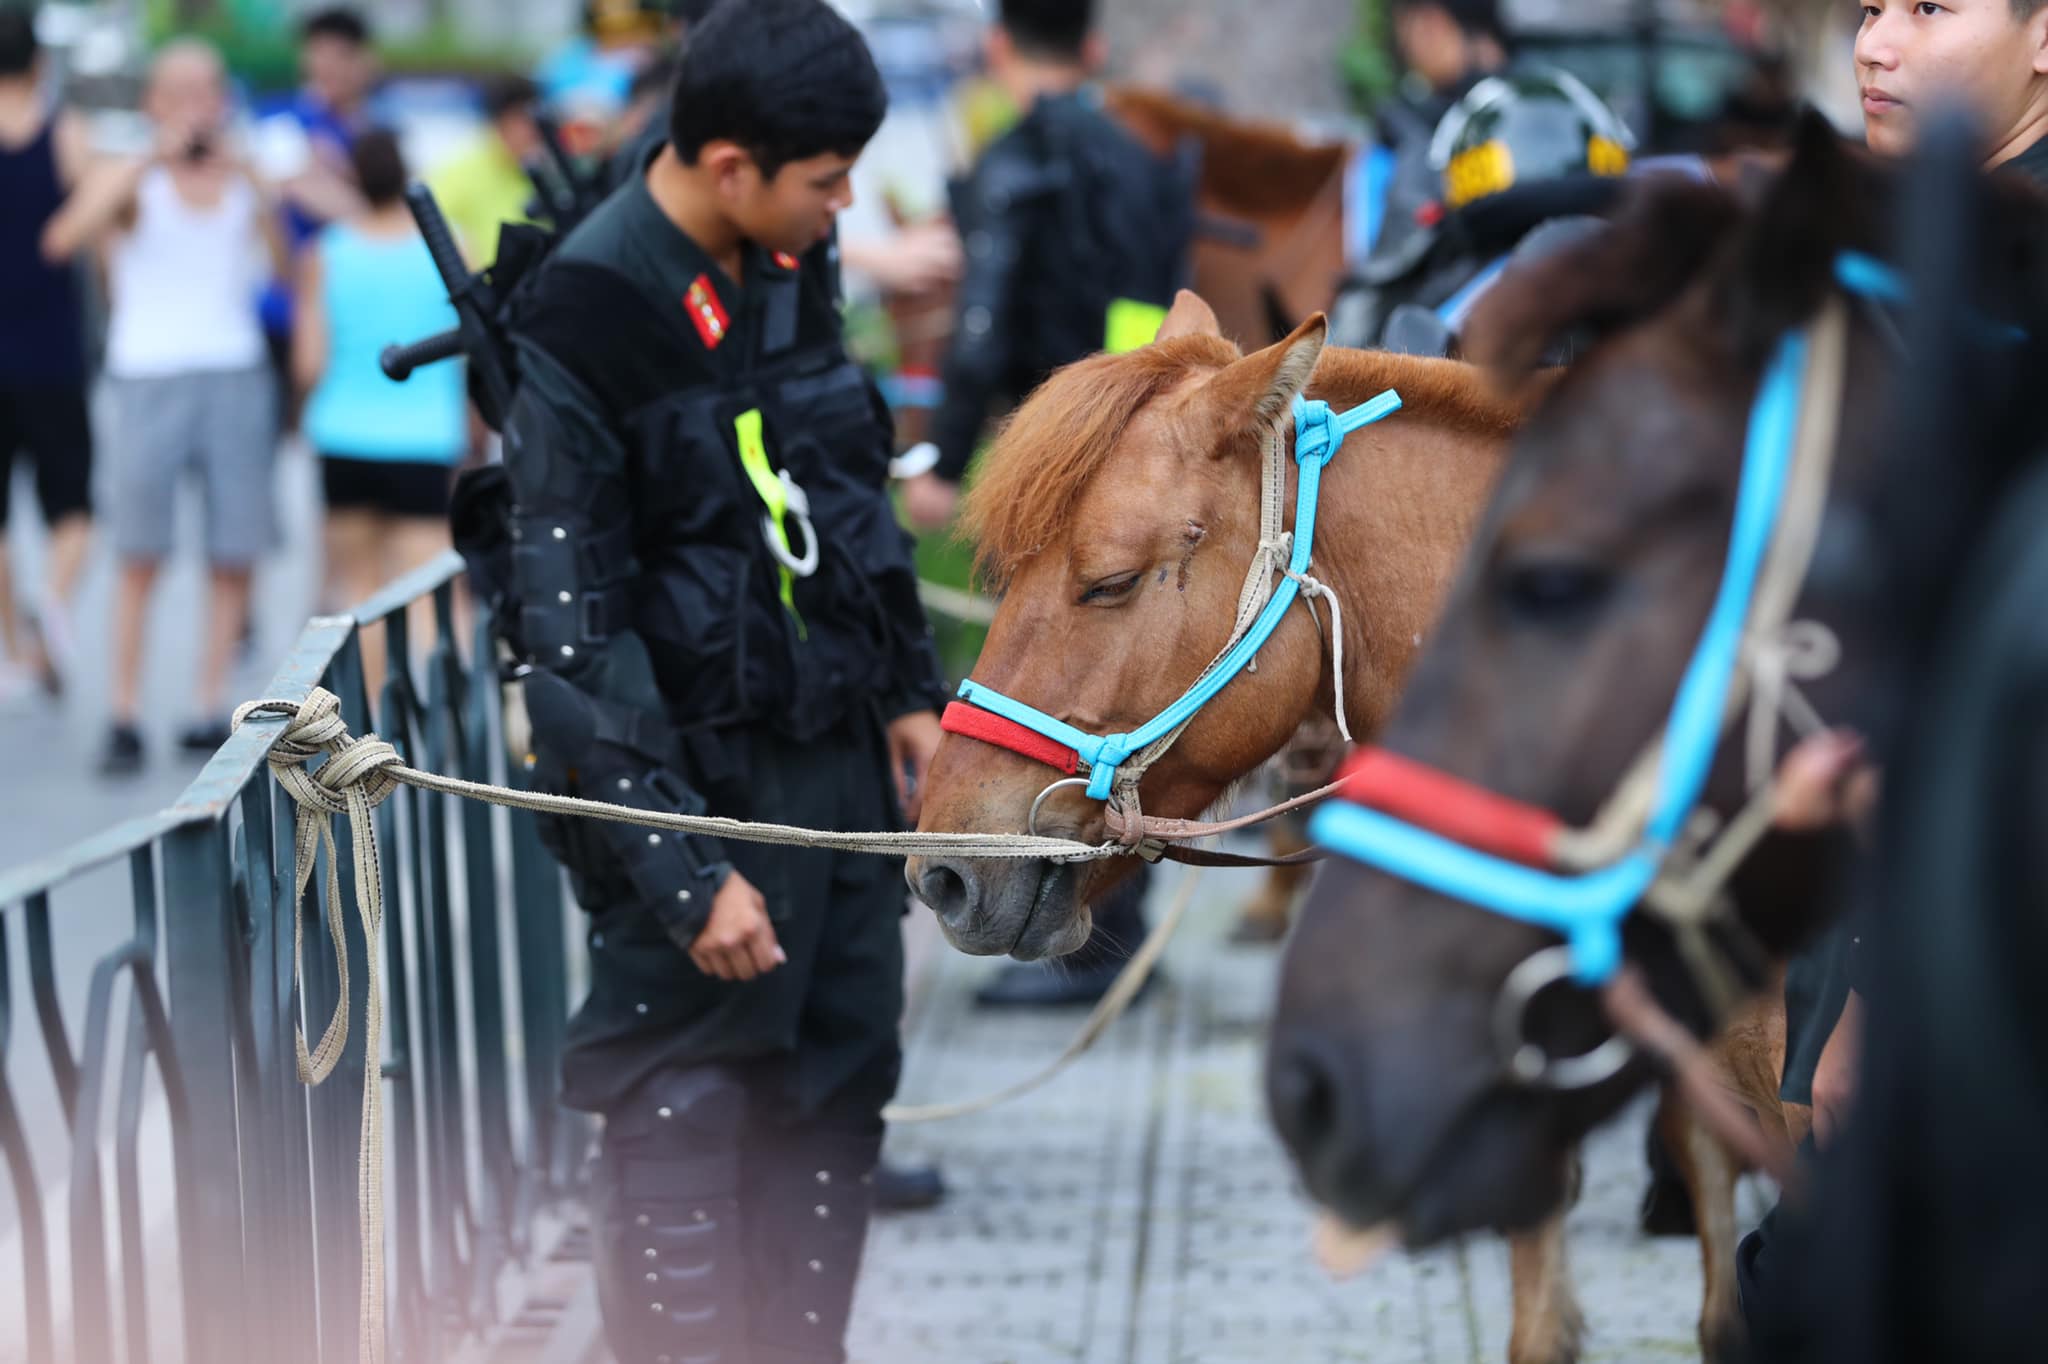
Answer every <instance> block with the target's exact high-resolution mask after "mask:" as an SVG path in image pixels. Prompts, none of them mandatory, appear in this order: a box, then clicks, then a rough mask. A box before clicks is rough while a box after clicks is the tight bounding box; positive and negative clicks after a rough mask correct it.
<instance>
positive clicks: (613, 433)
mask: <svg viewBox="0 0 2048 1364" xmlns="http://www.w3.org/2000/svg"><path fill="white" fill-rule="evenodd" d="M885 105H886V95H885V93H884V90H883V86H882V82H881V78H880V76H879V75H878V74H877V71H876V68H875V65H874V62H873V60H872V58H871V56H870V54H869V52H868V50H867V48H866V46H865V44H864V43H863V42H862V40H861V38H860V36H859V35H858V33H856V31H855V30H854V29H853V28H852V27H851V26H850V25H849V24H848V23H847V22H846V21H845V20H844V19H843V18H842V17H840V15H839V14H838V13H837V12H836V11H835V10H834V9H833V8H832V7H831V6H830V5H829V4H827V3H826V2H825V0H746V3H743V4H740V3H735V4H725V5H720V6H718V7H717V8H715V9H714V10H712V12H711V13H710V14H709V15H708V16H707V17H705V18H704V19H703V21H702V22H701V24H699V25H698V26H697V27H696V28H694V29H693V31H692V33H691V41H690V43H689V45H688V48H687V50H686V51H685V52H684V54H683V56H682V60H681V64H680V68H679V70H678V73H677V79H676V90H675V96H674V101H673V107H672V111H671V116H670V120H669V123H670V138H669V141H668V143H667V145H665V146H663V147H660V148H659V149H657V150H655V151H654V152H652V153H651V154H650V156H649V158H648V160H647V163H646V164H645V166H644V167H643V168H642V172H641V173H640V174H639V175H637V176H635V177H633V178H632V179H631V180H630V181H629V182H628V183H627V184H626V185H624V186H622V187H621V188H620V189H619V190H618V191H617V192H616V193H614V194H613V195H612V196H611V197H609V198H608V199H606V200H605V201H604V202H603V204H601V205H600V206H599V207H598V208H597V209H596V210H595V211H594V212H593V213H592V214H591V215H590V216H589V217H588V218H587V219H585V220H584V222H583V223H582V224H581V225H580V226H579V227H578V228H577V229H576V230H575V231H574V232H573V233H572V234H571V235H570V236H569V237H568V238H567V239H566V240H565V241H564V242H563V243H562V244H561V245H560V246H559V247H558V248H556V250H555V251H554V253H553V254H552V255H551V256H550V258H549V259H548V260H547V262H546V264H545V265H544V266H542V267H541V268H540V271H539V273H538V275H537V276H535V277H534V278H533V279H532V280H531V281H530V283H529V285H528V287H526V288H523V289H522V291H521V297H520V299H519V301H518V303H517V305H516V307H515V309H514V316H513V323H512V334H513V339H514V344H515V346H516V351H517V356H518V361H519V371H520V376H521V377H520V384H519V388H518V391H517V394H516V396H515V398H514V400H513V404H512V408H511V412H510V415H509V418H508V420H507V423H506V432H505V437H506V453H505V465H506V472H507V474H508V475H509V479H510V483H511V486H512V493H513V498H514V502H515V507H514V510H513V512H512V524H513V541H512V544H513V550H512V559H513V563H512V570H511V573H512V588H513V596H514V597H515V598H516V604H517V615H516V619H515V620H514V621H513V622H512V627H513V628H512V633H513V634H515V635H516V647H517V648H518V649H519V650H520V651H521V652H522V653H523V655H524V657H525V658H526V659H527V660H528V662H529V663H530V671H529V673H528V674H527V676H526V680H525V694H526V703H527V708H528V710H529V711H530V714H531V721H532V730H533V750H534V759H535V770H534V777H535V780H536V783H537V784H538V785H539V786H540V787H542V788H543V789H547V790H555V791H565V792H570V793H574V794H578V795H583V796H590V797H596V798H601V799H605V800H610V801H615V802H618V803H620V804H625V805H630V806H634V807H637V808H640V809H645V810H663V811H687V812H703V811H709V812H712V813H715V814H720V815H730V816H734V817H738V818H741V819H749V820H757V821H778V822H784V823H789V824H796V825H802V826H807V827H811V828H820V829H872V828H884V827H889V826H890V825H891V824H892V823H894V822H896V821H898V819H899V815H901V816H908V817H909V818H913V819H914V818H915V806H916V801H917V798H918V794H917V783H918V782H920V781H921V778H922V776H923V773H924V771H925V770H926V767H927V765H928V763H929V761H930V758H931V755H932V753H933V751H934V750H935V749H936V747H937V744H938V738H939V729H938V716H937V707H938V705H939V704H940V703H941V701H942V700H943V699H944V698H943V684H942V682H941V678H940V673H939V669H938V663H937V659H936V657H935V655H934V653H933V651H932V649H931V646H930V641H929V638H928V635H929V632H928V628H927V626H926V623H925V619H924V616H923V614H922V611H921V609H920V607H919V605H918V601H917V593H916V580H915V577H914V575H913V570H912V566H911V561H910V554H909V544H908V540H907V537H906V536H905V535H904V534H903V532H902V531H901V529H900V528H899V527H898V525H897V523H896V521H895V518H894V515H893V512H892V508H891V506H890V503H889V500H888V497H887V495H886V478H887V466H888V461H889V457H890V454H891V447H890V426H889V421H888V416H887V413H886V410H885V409H884V408H883V406H882V404H881V401H880V398H879V396H878V395H877V394H876V393H875V392H874V390H873V388H872V386H871V385H870V384H869V383H868V381H867V379H866V378H865V376H864V374H863V372H862V371H861V370H860V369H858V368H857V367H856V366H855V365H854V364H853V362H852V361H851V360H850V359H849V358H848V356H847V355H846V353H845V350H844V349H843V347H842V344H841V336H840V323H839V313H838V306H837V299H838V279H837V259H836V248H835V246H834V242H833V238H832V231H833V221H834V217H835V215H836V214H837V213H838V212H839V211H841V210H842V209H844V208H845V207H846V206H847V204H848V202H849V201H850V199H851V191H850V189H849V188H848V171H849V170H850V168H851V167H852V165H853V162H854V159H855V158H856V157H857V156H858V155H859V153H860V151H861V149H862V148H863V146H864V145H865V144H866V143H867V142H868V140H869V139H870V137H872V135H873V134H874V132H875V130H876V128H877V126H878V125H879V124H880V123H881V120H882V116H883V112H884V109H885ZM544 837H545V838H546V840H547V842H548V844H549V846H550V848H551V849H552V850H553V851H554V852H555V853H556V855H557V856H558V857H560V858H561V860H562V861H563V863H564V864H565V865H566V866H567V868H568V870H569V873H570V876H571V879H572V882H573V885H574V887H575V890H576V894H577V898H578V900H579V901H580V903H581V904H582V905H583V907H584V909H585V910H587V911H588V912H589V914H590V916H591V923H590V934H589V943H590V956H591V989H590V994H589V997H588V998H587V999H586V1000H585V1001H584V1003H583V1005H582V1007H581V1008H580V1009H579V1011H578V1012H577V1014H576V1016H575V1018H574V1020H573V1021H572V1023H571V1025H570V1031H569V1037H568V1045H567V1048H566V1051H565V1055H564V1060H563V1083H564V1100H565V1102H567V1103H568V1104H569V1105H571V1106H572V1107H576V1108H580V1109H584V1110H586V1111H591V1112H596V1113H601V1114H603V1115H604V1118H605V1131H604V1142H603V1150H602V1155H601V1160H600V1165H599V1171H598V1177H597V1187H596V1190H595V1195H594V1198H593V1205H594V1206H593V1214H594V1220H595V1241H596V1252H595V1257H596V1261H597V1269H598V1274H599V1285H600V1295H601V1301H602V1305H603V1309H604V1317H605V1324H606V1331H607V1334H608V1335H609V1337H610V1342H611V1346H612V1350H613V1353H614V1354H615V1355H616V1356H617V1358H618V1359H619V1360H620V1361H621V1364H655V1361H661V1360H674V1361H681V1360H686V1359H687V1360H694V1361H705V1362H707V1364H709V1362H711V1361H716V1364H766V1362H770V1361H772V1364H796V1361H812V1360H816V1361H828V1362H829V1361H838V1360H841V1359H843V1358H844V1352H843V1347H842V1337H843V1334H844V1330H845V1326H846V1321H847V1316H848V1312H849V1308H850V1305H851V1299H852V1292H853V1285H854V1280H855V1276H856V1273H857V1270H858V1265H859V1259H860V1252H861V1246H862V1242H863V1238H864V1233H865V1228H866V1224H867V1218H868V1212H869V1199H870V1187H869V1183H868V1181H869V1178H870V1176H871V1173H872V1171H873V1170H874V1168H875V1164H876V1158H877V1153H878V1150H879V1146H880V1141H881V1133H882V1123H881V1117H880V1113H881V1108H882V1105H883V1104H884V1102H885V1101H886V1100H888V1099H889V1097H890V1096H891V1095H892V1094H893V1092H894V1090H895V1086H896V1080H897V1073H898V1069H899V1065H900V1054H899V1050H898V1044H897V1024H898V1018H899V1015H900V1012H901V1008H902V1002H903V999H902V974H903V961H902V949H901V940H900V937H899V931H898V920H899V917H900V915H901V913H902V911H903V907H904V899H903V894H902V885H901V869H900V868H899V867H897V866H894V865H892V864H891V863H890V862H888V861H887V860H885V859H882V858H870V857H859V856H851V855H838V854H832V853H826V852H819V851H813V850H804V849H796V848H785V847H775V848H769V847H761V846H757V845H753V844H740V843H736V842H735V843H726V844H723V845H722V844H721V843H720V842H719V841H717V840H713V839H709V838H701V837H679V836H676V835H673V834H667V833H654V832H649V831H648V830H646V829H641V828H633V827H628V826H624V825H617V824H609V823H601V822H596V821H558V822H552V823H549V824H547V825H545V826H544Z"/></svg>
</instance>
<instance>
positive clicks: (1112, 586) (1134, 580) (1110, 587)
mask: <svg viewBox="0 0 2048 1364" xmlns="http://www.w3.org/2000/svg"><path fill="white" fill-rule="evenodd" d="M1144 576H1145V575H1144V574H1142V573H1127V574H1125V575H1124V576H1123V577H1121V578H1111V579H1109V580H1108V581H1106V582H1099V583H1097V584H1095V586H1093V587H1091V588H1089V589H1088V590H1087V591H1086V592H1083V593H1082V594H1081V605H1083V606H1101V605H1103V604H1105V603H1107V602H1114V601H1121V600H1123V599H1124V598H1125V597H1128V596H1130V595H1131V589H1132V588H1134V587H1136V586H1137V585H1138V579H1140V578H1142V577H1144Z"/></svg>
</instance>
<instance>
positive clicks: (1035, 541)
mask: <svg viewBox="0 0 2048 1364" xmlns="http://www.w3.org/2000/svg"><path fill="white" fill-rule="evenodd" d="M1241 358H1242V356H1241V355H1240V353H1239V351H1238V349H1237V347H1235V346H1233V345H1231V344H1230V343H1229V342H1228V341H1225V340H1223V339H1221V338H1220V337H1215V336H1205V335H1194V336H1182V337H1176V338H1173V339H1172V340H1167V341H1161V342H1158V343H1157V344H1155V345H1151V346H1147V347H1145V348H1143V349H1141V350H1136V351H1131V352H1129V353H1127V354H1123V355H1097V356H1094V357H1092V358H1090V359H1087V360H1082V361H1080V362H1078V363H1076V364H1072V365H1068V366H1067V367H1066V368H1064V369H1061V370H1058V371H1056V372H1055V373H1054V374H1053V375H1052V377H1051V378H1049V379H1047V380H1046V381H1045V382H1044V383H1043V384H1042V385H1040V386H1039V387H1038V389H1037V390H1036V391H1035V392H1033V393H1032V394H1031V396H1030V397H1028V398H1026V399H1025V400H1024V402H1023V403H1022V404H1021V405H1020V406H1019V407H1018V408H1017V410H1016V412H1015V413H1013V414H1012V415H1011V417H1010V419H1009V421H1008V422H1007V423H1006V424H1005V425H1004V427H1003V429H1002V431H1001V432H1000V433H999V434H998V435H997V437H996V440H995V443H994V444H993V445H991V446H990V447H989V449H988V451H987V453H985V454H984V455H983V456H982V459H981V466H980V469H979V471H978V473H977V475H976V478H975V482H974V486H973V488H972V489H971V490H970V492H969V493H968V495H967V501H966V506H965V509H964V511H963V514H962V518H961V523H960V526H961V529H960V533H961V535H962V536H963V537H964V538H967V539H969V540H972V541H973V542H975V545H976V553H975V564H976V571H977V572H978V573H979V574H980V576H981V577H982V578H983V580H984V581H987V582H990V583H995V584H998V585H1000V584H1002V583H1004V582H1007V581H1008V580H1009V578H1010V576H1011V574H1013V573H1015V572H1016V570H1017V568H1018V567H1019V566H1020V565H1021V564H1023V562H1024V561H1025V560H1027V559H1029V558H1030V557H1031V556H1032V555H1034V554H1037V553H1038V552H1039V551H1040V550H1042V549H1044V548H1045V547H1046V546H1047V545H1050V544H1053V543H1056V542H1057V541H1058V539H1059V537H1060V536H1061V534H1062V533H1064V531H1065V529H1066V527H1067V525H1068V523H1069V521H1070V520H1071V518H1072V515H1073V510H1074V506H1075V504H1076V503H1077V502H1078V501H1079V500H1080V497H1081V494H1082V492H1083V491H1084V490H1085V489H1086V488H1087V487H1088V484H1089V482H1090V480H1092V479H1093V478H1094V477H1095V476H1096V475H1097V474H1098V473H1100V472H1101V470H1102V468H1103V466H1104V465H1106V464H1107V463H1109V461H1110V459H1111V458H1112V457H1113V456H1114V455H1115V454H1116V452H1117V450H1118V449H1120V448H1121V447H1122V445H1123V440H1124V435H1125V432H1126V431H1127V430H1128V429H1129V427H1130V424H1131V419H1132V418H1134V417H1135V416H1137V414H1138V412H1139V410H1140V409H1142V408H1143V407H1144V406H1145V405H1146V404H1147V403H1149V402H1151V401H1153V400H1154V399H1155V398H1157V397H1159V396H1160V395H1161V394H1162V393H1164V392H1165V391H1166V390H1168V389H1169V388H1172V387H1173V386H1174V385H1175V384H1177V383H1179V382H1181V381H1182V380H1184V379H1186V378H1189V377H1190V376H1192V375H1194V374H1196V373H1198V372H1200V371H1204V370H1207V371H1214V370H1220V369H1222V368H1223V367H1224V366H1226V365H1228V364H1230V363H1232V362H1233V361H1235V360H1238V359H1241ZM1310 388H1311V391H1315V392H1322V393H1330V392H1332V391H1333V390H1336V389H1341V390H1342V391H1344V392H1345V393H1347V394H1368V393H1374V392H1378V391H1380V390H1382V389H1388V388H1391V389H1396V390H1398V391H1399V392H1400V394H1401V400H1402V404H1403V410H1404V411H1407V412H1411V413H1416V414H1418V415H1426V416H1429V417H1431V418H1433V419H1435V420H1437V421H1439V422H1442V423H1443V424H1445V425H1447V426H1450V427H1453V428H1455V429H1458V430H1460V431H1465V432H1469V433H1471V434H1474V435H1479V436H1487V437H1504V436H1507V435H1509V434H1511V433H1512V432H1513V431H1514V429H1515V428H1516V426H1517V425H1519V424H1520V422H1521V420H1522V415H1523V408H1524V404H1523V402H1522V401H1521V400H1520V399H1518V398H1510V397H1505V396H1503V395H1501V394H1500V393H1497V392H1496V391H1495V390H1494V389H1493V388H1492V387H1491V386H1490V385H1489V384H1488V382H1487V380H1486V377H1485V376H1484V375H1483V374H1482V373H1481V372H1479V371H1476V370H1474V369H1473V368H1472V367H1471V366H1469V365H1464V364H1460V363H1458V362H1456V361H1451V360H1437V359H1428V358H1423V357H1419V356H1412V355H1397V354H1394V353H1392V352H1388V351H1360V350H1347V349H1341V348H1337V347H1332V348H1330V349H1328V350H1325V351H1324V352H1323V355H1322V359H1321V360H1320V361H1319V362H1318V364H1317V366H1316V376H1315V379H1314V380H1313V381H1312V382H1311V384H1310Z"/></svg>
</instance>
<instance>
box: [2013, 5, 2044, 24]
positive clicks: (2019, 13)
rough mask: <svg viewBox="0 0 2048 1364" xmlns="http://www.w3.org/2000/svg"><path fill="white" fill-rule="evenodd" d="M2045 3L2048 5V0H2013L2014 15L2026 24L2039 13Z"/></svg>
mask: <svg viewBox="0 0 2048 1364" xmlns="http://www.w3.org/2000/svg"><path fill="white" fill-rule="evenodd" d="M2043 5H2048V0H2012V17H2013V18H2015V19H2017V20H2019V21H2020V22H2021V23H2023V24H2024V23H2025V22H2026V21H2027V20H2029V19H2031V18H2033V17H2034V16H2035V15H2036V14H2039V13H2040V12H2041V6H2043Z"/></svg>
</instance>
